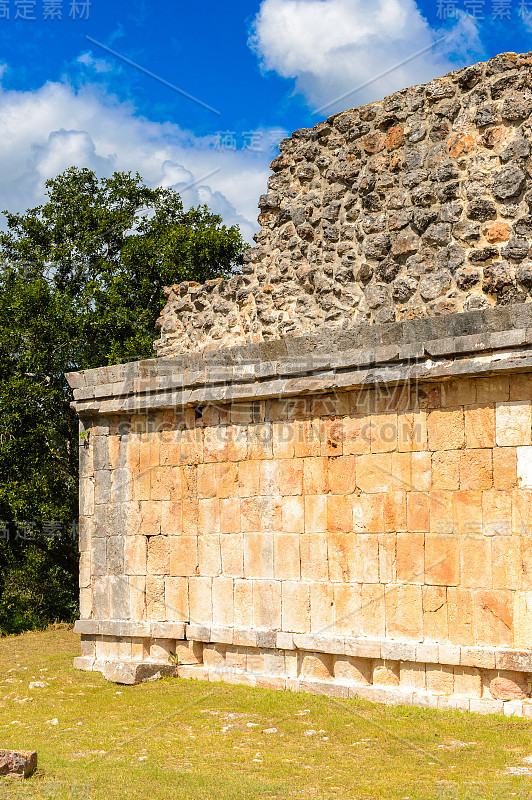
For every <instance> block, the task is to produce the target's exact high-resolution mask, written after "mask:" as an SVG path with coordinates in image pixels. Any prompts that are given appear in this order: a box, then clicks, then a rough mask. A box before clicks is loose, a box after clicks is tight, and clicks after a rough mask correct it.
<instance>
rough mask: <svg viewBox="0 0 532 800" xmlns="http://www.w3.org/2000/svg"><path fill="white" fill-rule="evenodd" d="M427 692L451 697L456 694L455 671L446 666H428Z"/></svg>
mask: <svg viewBox="0 0 532 800" xmlns="http://www.w3.org/2000/svg"><path fill="white" fill-rule="evenodd" d="M425 676H426V680H427V690H428V691H429V692H434V694H442V695H451V694H453V692H454V669H453V667H448V666H446V665H444V664H426V666H425Z"/></svg>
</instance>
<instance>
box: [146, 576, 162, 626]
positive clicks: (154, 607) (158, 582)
mask: <svg viewBox="0 0 532 800" xmlns="http://www.w3.org/2000/svg"><path fill="white" fill-rule="evenodd" d="M146 617H147V619H149V620H153V621H154V622H164V621H165V620H166V606H165V602H164V578H163V577H162V576H161V575H147V576H146Z"/></svg>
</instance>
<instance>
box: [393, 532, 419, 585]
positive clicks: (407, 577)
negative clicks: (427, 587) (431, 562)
mask: <svg viewBox="0 0 532 800" xmlns="http://www.w3.org/2000/svg"><path fill="white" fill-rule="evenodd" d="M396 566H397V580H398V581H399V582H404V583H423V582H424V572H425V535H424V534H423V533H410V532H409V533H398V534H397V565H396Z"/></svg>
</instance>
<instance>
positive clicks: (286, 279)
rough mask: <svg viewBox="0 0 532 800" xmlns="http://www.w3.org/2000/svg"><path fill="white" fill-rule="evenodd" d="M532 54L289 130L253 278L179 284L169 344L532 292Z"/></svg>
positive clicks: (291, 331) (180, 346) (164, 343)
mask: <svg viewBox="0 0 532 800" xmlns="http://www.w3.org/2000/svg"><path fill="white" fill-rule="evenodd" d="M531 64H532V55H531V54H525V55H516V54H514V53H506V54H502V55H499V56H496V57H495V58H493V59H491V60H490V61H488V62H486V63H484V64H475V65H473V66H471V67H466V68H465V69H462V70H459V71H457V72H451V73H449V74H448V75H445V76H444V77H442V78H438V79H436V80H433V81H431V82H430V83H428V84H426V85H425V86H414V87H411V88H409V89H404V90H402V91H400V92H396V93H395V94H393V95H390V96H389V97H387V98H385V99H384V100H382V101H379V102H375V103H371V104H370V105H367V106H362V107H360V108H355V109H351V110H349V111H345V112H342V113H339V114H335V115H333V116H332V117H330V118H329V119H328V120H327V121H326V122H320V123H318V124H317V125H315V126H314V127H313V128H312V129H302V130H299V131H296V132H295V133H294V134H293V135H292V137H291V138H288V139H284V140H283V141H282V142H281V143H280V150H281V153H280V155H279V156H278V157H277V158H276V159H275V160H274V161H273V162H272V165H271V169H272V171H273V174H272V175H271V177H270V178H269V180H268V192H267V193H265V194H264V195H263V196H262V197H261V198H260V201H259V206H260V210H261V213H260V216H259V224H260V231H259V233H257V234H256V236H255V239H256V246H255V247H253V248H251V249H250V250H249V251H248V253H247V254H246V264H245V265H244V268H243V270H242V274H241V275H235V276H234V277H232V278H231V279H230V280H218V281H209V282H208V283H206V284H205V285H197V284H193V283H182V284H179V285H176V286H172V287H169V288H168V291H167V297H168V302H167V304H166V307H165V308H164V309H163V312H162V314H161V317H160V319H159V323H158V325H159V328H160V330H161V338H160V340H159V341H158V342H157V343H156V347H157V352H158V354H159V355H172V354H176V353H183V352H194V351H197V350H198V349H201V348H212V347H214V348H219V347H225V346H230V345H234V344H243V343H245V342H258V341H263V340H271V339H279V338H282V337H287V336H301V335H304V334H308V333H315V332H318V331H320V330H323V331H324V332H325V333H326V334H327V335H328V334H329V332H330V330H331V329H332V328H350V327H351V326H353V325H356V324H365V323H367V322H377V323H385V322H392V321H400V320H404V319H410V318H416V317H423V316H433V315H439V314H445V313H453V312H457V311H467V310H472V309H479V308H487V307H490V306H495V305H506V304H509V303H523V302H529V301H530V289H531V287H532V262H531V260H530V236H531V233H532V216H531V203H532V192H531V191H530V190H531V188H532V187H531V164H532V162H531V158H530V156H531V142H532V123H531V120H530V113H531V111H532V87H531V77H530V75H531V71H530V67H531Z"/></svg>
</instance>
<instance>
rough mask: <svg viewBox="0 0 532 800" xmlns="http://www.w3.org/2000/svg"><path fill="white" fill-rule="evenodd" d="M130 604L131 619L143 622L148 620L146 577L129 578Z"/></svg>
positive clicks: (132, 576)
mask: <svg viewBox="0 0 532 800" xmlns="http://www.w3.org/2000/svg"><path fill="white" fill-rule="evenodd" d="M129 603H130V608H131V619H133V620H136V621H137V622H141V621H142V620H145V619H146V577H145V576H144V575H131V576H130V577H129Z"/></svg>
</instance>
